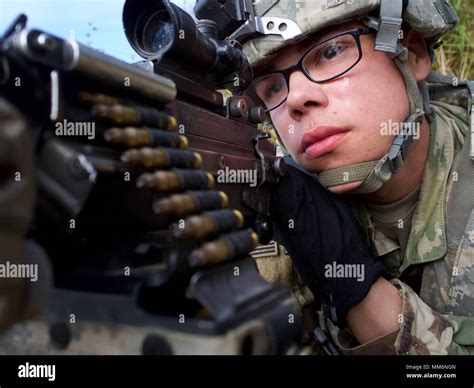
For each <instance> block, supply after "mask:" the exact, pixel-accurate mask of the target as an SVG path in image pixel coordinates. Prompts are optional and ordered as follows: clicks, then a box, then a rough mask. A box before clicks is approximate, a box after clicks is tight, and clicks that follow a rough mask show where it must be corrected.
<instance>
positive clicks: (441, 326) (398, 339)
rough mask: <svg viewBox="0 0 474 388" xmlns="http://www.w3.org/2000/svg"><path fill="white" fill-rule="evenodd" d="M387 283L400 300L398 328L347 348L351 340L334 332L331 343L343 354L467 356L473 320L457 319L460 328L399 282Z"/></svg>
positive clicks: (344, 333) (473, 337)
mask: <svg viewBox="0 0 474 388" xmlns="http://www.w3.org/2000/svg"><path fill="white" fill-rule="evenodd" d="M391 283H392V284H393V285H394V286H395V287H397V288H398V290H399V292H400V296H401V297H402V299H403V310H402V313H401V314H400V316H399V323H400V329H399V330H398V331H396V332H394V333H391V334H389V335H386V336H383V337H380V338H377V339H375V340H373V341H371V342H369V343H366V344H363V345H358V346H351V343H352V344H354V338H353V337H352V336H351V335H350V334H349V333H348V332H347V331H346V330H341V331H339V332H337V336H336V338H335V340H336V342H337V343H338V345H339V346H340V347H341V349H342V350H343V351H344V353H346V354H398V355H446V354H469V344H473V345H474V330H473V329H474V318H471V319H469V318H463V319H461V322H462V324H464V325H465V327H461V326H462V324H461V325H460V324H459V323H458V322H457V321H456V319H459V318H454V317H452V316H447V315H442V314H440V313H438V312H436V311H434V310H433V309H432V308H431V307H429V306H428V305H427V304H426V303H425V302H423V300H422V299H421V298H420V297H419V296H418V295H417V294H416V293H415V292H414V291H413V290H412V289H411V288H410V287H409V286H407V285H406V284H404V283H403V282H401V281H399V280H392V281H391ZM469 331H470V332H469ZM351 337H352V338H351ZM466 340H467V341H466ZM469 340H470V341H469ZM460 341H461V342H460ZM463 341H464V342H463ZM466 345H467V346H466ZM471 351H473V352H474V347H471Z"/></svg>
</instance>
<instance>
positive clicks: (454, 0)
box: [434, 0, 474, 79]
mask: <svg viewBox="0 0 474 388" xmlns="http://www.w3.org/2000/svg"><path fill="white" fill-rule="evenodd" d="M450 4H451V5H452V6H453V7H454V9H455V10H456V13H457V14H458V17H459V19H460V21H459V23H458V25H457V26H456V27H455V28H454V29H453V30H452V31H451V32H450V33H449V34H447V35H446V36H445V37H443V38H442V40H443V44H442V46H441V47H440V48H438V49H436V50H435V51H436V62H435V65H434V68H435V70H436V71H438V72H440V73H443V74H449V75H452V76H455V77H457V78H458V79H474V39H473V38H474V0H451V1H450Z"/></svg>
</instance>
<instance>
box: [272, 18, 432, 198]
mask: <svg viewBox="0 0 474 388" xmlns="http://www.w3.org/2000/svg"><path fill="white" fill-rule="evenodd" d="M361 26H362V25H359V24H357V23H347V24H345V25H341V26H338V27H337V28H334V29H333V30H330V31H327V32H325V33H324V35H323V36H317V37H316V39H317V40H318V41H319V40H321V38H327V37H330V36H331V35H334V34H336V33H338V32H341V31H346V30H350V29H352V28H355V27H361ZM374 39H375V36H374V34H370V35H361V37H360V42H361V47H362V59H361V60H360V62H359V63H358V64H357V65H356V66H355V67H354V68H352V69H351V70H350V71H349V72H347V73H345V74H344V75H342V76H341V77H339V78H337V79H335V80H332V81H328V82H325V83H322V84H317V83H314V82H311V81H310V80H309V79H308V78H306V76H305V75H304V74H303V73H302V72H301V71H295V72H294V73H292V74H291V76H290V81H289V94H288V98H287V100H286V102H284V103H283V104H282V105H281V106H280V107H278V108H276V109H274V110H273V111H271V112H270V115H271V118H272V122H273V124H274V126H275V128H276V129H277V131H278V133H279V135H280V137H281V138H282V140H283V142H284V145H285V147H286V148H287V149H288V151H289V152H290V154H291V155H292V156H293V158H294V159H296V160H297V161H298V162H299V163H300V164H301V165H302V166H303V167H304V168H305V169H306V170H308V171H311V172H316V173H317V172H321V171H324V170H328V169H333V168H338V167H344V166H349V165H352V164H356V163H361V162H365V161H372V160H377V159H379V158H381V157H382V156H383V155H384V154H385V153H386V152H387V151H388V149H389V148H390V145H391V143H392V141H393V136H387V135H386V134H384V132H383V131H381V128H382V126H383V123H385V124H386V123H388V122H389V121H390V120H391V121H392V122H393V123H401V122H403V121H404V120H405V119H406V117H407V116H408V115H409V105H408V97H407V93H406V88H405V84H404V80H403V77H402V75H401V73H400V72H399V70H398V68H397V67H396V65H395V64H394V62H393V61H392V60H391V59H390V57H389V56H388V55H387V54H386V53H382V52H378V51H374V50H373V45H374ZM312 44H314V40H312V41H311V42H305V41H304V42H301V43H300V44H299V45H296V46H288V47H285V48H284V49H282V50H281V51H280V52H279V53H278V56H277V57H276V58H275V60H274V61H273V62H272V65H271V69H272V70H281V69H285V68H287V67H289V66H291V65H293V64H294V63H296V62H297V61H298V60H299V59H300V58H301V56H302V54H303V53H304V52H305V51H306V48H307V47H309V46H311V45H312ZM410 58H411V57H410ZM410 67H411V65H410V64H409V68H410ZM410 70H411V68H410ZM415 76H416V78H420V77H423V76H424V73H423V74H418V73H417V74H415ZM360 184H361V182H353V183H350V184H347V185H344V187H338V188H336V189H335V190H333V191H334V192H344V191H349V190H352V189H355V188H356V187H357V186H359V185H360ZM341 188H342V190H341Z"/></svg>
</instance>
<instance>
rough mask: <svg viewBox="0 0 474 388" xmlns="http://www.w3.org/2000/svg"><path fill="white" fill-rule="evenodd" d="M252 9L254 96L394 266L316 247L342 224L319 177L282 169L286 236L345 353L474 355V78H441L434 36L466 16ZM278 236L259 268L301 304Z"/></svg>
mask: <svg viewBox="0 0 474 388" xmlns="http://www.w3.org/2000/svg"><path fill="white" fill-rule="evenodd" d="M254 12H255V18H256V19H255V20H256V27H255V28H254V29H255V30H256V31H258V34H253V35H250V36H249V35H248V34H246V35H242V36H240V37H239V35H238V34H236V35H235V36H234V38H236V39H239V38H240V40H241V41H242V42H243V43H244V51H245V52H246V54H247V55H248V56H249V58H250V61H251V62H252V65H253V66H254V67H255V69H256V72H257V77H256V78H255V80H254V81H253V83H252V84H251V85H250V86H249V88H248V89H247V90H246V93H247V94H249V95H251V96H253V97H254V98H257V99H259V100H260V102H261V103H262V104H263V105H264V106H265V109H266V111H267V117H268V125H269V126H270V125H272V126H273V127H274V128H275V129H276V132H277V135H278V138H279V140H280V143H281V145H282V147H283V148H284V149H285V151H286V152H287V153H288V154H289V155H291V159H288V158H287V160H288V162H289V163H290V165H293V166H295V168H294V169H293V171H297V170H296V169H297V168H299V169H304V170H306V171H307V172H309V173H312V174H316V175H317V177H318V180H319V182H320V183H321V184H322V185H323V186H324V187H326V188H327V191H329V192H332V193H334V194H337V196H338V197H339V198H342V199H343V200H344V202H346V203H348V204H349V205H350V206H351V208H352V209H353V211H354V213H355V215H356V216H357V218H358V221H359V223H360V224H361V226H362V230H363V233H364V237H365V239H366V240H367V242H368V243H369V244H370V246H371V248H372V250H373V251H374V253H375V255H376V256H378V257H379V259H380V260H381V261H382V262H383V263H384V264H385V267H386V271H385V274H384V276H380V275H381V271H380V268H379V267H378V265H377V263H374V262H373V261H371V260H370V259H367V258H365V259H363V260H358V261H356V262H353V261H351V260H352V256H351V252H350V251H349V250H347V249H346V250H342V251H341V249H339V246H338V245H337V244H334V243H333V244H332V248H333V249H334V250H335V251H336V253H335V254H334V257H335V258H338V260H334V261H333V262H331V260H330V258H329V259H328V258H325V257H324V255H319V253H321V252H322V249H320V248H321V246H320V245H321V244H320V245H318V243H317V242H315V240H317V239H325V238H327V239H329V240H330V239H331V238H332V237H331V236H330V235H329V234H328V233H327V232H326V230H325V229H329V230H334V228H331V226H330V225H328V224H324V222H327V223H329V222H331V217H329V216H328V215H327V214H322V215H321V212H320V210H321V209H322V208H320V209H318V211H315V210H314V209H313V208H317V207H318V206H319V204H318V199H316V200H314V199H315V197H314V196H312V195H313V194H312V193H311V190H312V189H309V188H307V187H304V185H307V186H308V187H309V186H314V187H316V185H317V184H319V183H317V180H315V179H314V175H313V177H312V176H310V175H312V174H302V173H300V172H298V173H295V174H293V175H294V176H296V178H294V177H293V178H291V179H287V180H286V181H285V179H283V182H282V185H283V189H282V188H280V189H279V191H278V192H277V202H276V203H277V207H278V213H279V215H278V216H277V225H278V226H279V229H280V232H281V234H282V237H281V241H284V242H285V245H286V248H287V249H288V252H289V253H290V256H291V257H292V259H293V260H294V262H295V266H296V268H297V270H298V273H299V274H300V275H301V277H302V278H303V279H304V281H305V283H306V285H307V286H308V287H309V288H310V289H311V291H313V293H314V294H315V296H316V297H318V295H316V294H317V293H319V292H321V293H322V294H323V295H324V296H325V298H323V299H326V301H328V300H329V302H328V303H327V305H329V306H330V308H329V309H328V310H326V313H327V314H326V315H329V321H328V325H329V328H330V329H331V330H330V331H331V336H332V338H333V340H334V342H335V343H337V345H338V346H339V348H340V349H342V351H343V352H344V353H346V354H380V353H382V354H470V353H474V319H473V318H472V317H473V316H474V286H473V280H472V279H473V277H474V272H473V271H474V211H473V206H474V199H473V195H472V181H473V179H474V166H473V165H472V159H474V143H473V140H472V137H473V133H472V132H473V129H472V128H473V126H472V125H473V120H472V114H471V117H469V114H470V113H471V112H472V111H473V110H472V106H471V104H472V95H473V93H474V88H472V83H470V82H469V81H466V82H465V83H463V84H464V85H467V86H470V88H469V89H466V88H465V87H464V89H462V88H461V85H459V87H455V86H458V83H457V80H454V82H453V83H452V85H448V84H449V83H451V82H452V80H450V79H447V78H446V77H441V76H437V75H434V74H433V73H431V66H432V62H433V60H434V51H433V49H434V48H435V47H436V44H437V42H438V39H439V38H440V37H441V36H442V35H443V34H445V33H447V32H448V31H450V30H451V29H452V28H453V27H454V25H455V24H456V23H457V20H458V19H457V16H456V14H455V13H454V11H453V9H452V8H451V7H450V6H449V4H448V3H447V2H444V1H443V2H441V1H434V0H433V1H431V0H409V1H402V0H398V1H391V0H390V1H389V0H360V1H351V0H348V1H339V0H338V1H333V0H327V1H326V0H313V1H299V2H294V1H285V0H280V1H272V0H265V1H264V0H261V1H254ZM427 80H428V81H430V82H438V87H437V88H436V89H434V88H431V87H430V90H429V89H428V86H427ZM443 82H444V83H445V85H444V86H441V85H440V83H443ZM441 90H443V91H444V92H446V93H444V95H443V97H441V94H440V91H441ZM468 90H469V92H468V93H467V94H466V91H468ZM430 92H431V99H430ZM463 93H464V94H463ZM461 95H462V96H463V97H462V98H461V97H459V96H461ZM466 95H467V99H466ZM466 101H467V103H466ZM294 161H296V162H297V163H294ZM315 182H316V183H315ZM316 190H317V189H316ZM285 191H286V192H285ZM321 193H322V192H321ZM321 195H323V196H325V195H326V194H324V193H322V194H321ZM323 213H324V210H323ZM334 214H336V213H334ZM334 214H333V215H334ZM342 219H343V220H344V217H342ZM318 224H319V225H318ZM318 226H319V229H318ZM337 228H338V227H336V228H335V229H336V230H337ZM291 229H293V231H292V230H291ZM341 230H342V229H341ZM341 236H342V238H344V232H341ZM333 240H334V238H333ZM342 244H344V242H341V245H342ZM328 245H331V243H328ZM352 246H354V245H352ZM274 247H275V250H274V251H273V252H272V253H268V252H269V251H268V250H267V251H265V250H260V252H256V254H255V255H256V256H257V264H258V266H259V269H260V271H261V273H262V275H263V276H264V277H266V278H267V279H268V280H270V281H273V282H281V283H286V284H287V285H289V286H291V287H293V288H294V289H295V290H298V292H297V296H298V298H299V300H300V301H301V303H302V304H305V303H306V302H307V301H308V293H307V292H301V289H302V288H301V287H300V286H299V282H298V278H297V275H296V273H295V271H294V269H293V267H292V266H291V262H290V261H289V260H288V258H287V257H285V255H280V254H279V253H278V252H277V246H276V245H275V246H274ZM272 255H273V256H274V258H271V259H268V258H270V256H272ZM357 266H362V267H361V268H362V269H363V273H362V272H361V274H362V275H361V276H359V278H358V279H357V280H356V279H355V275H358V273H357V268H358V267H357ZM351 277H352V279H351V281H350V280H349V279H348V278H351ZM321 284H322V285H323V286H326V288H327V289H329V290H330V292H326V291H325V289H324V287H321ZM331 321H332V322H334V321H337V322H336V323H337V325H338V326H339V327H337V326H336V325H333V324H332V323H331Z"/></svg>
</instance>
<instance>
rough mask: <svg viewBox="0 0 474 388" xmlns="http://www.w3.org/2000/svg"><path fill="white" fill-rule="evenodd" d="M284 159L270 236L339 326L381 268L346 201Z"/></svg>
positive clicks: (292, 162) (293, 163)
mask: <svg viewBox="0 0 474 388" xmlns="http://www.w3.org/2000/svg"><path fill="white" fill-rule="evenodd" d="M285 159H286V161H287V172H286V174H285V175H284V176H283V177H282V178H281V180H280V182H279V183H278V185H277V187H276V190H275V195H274V202H273V214H274V215H275V216H274V220H275V225H274V230H275V235H274V239H275V240H276V241H278V242H279V243H281V244H282V245H284V246H285V247H286V249H287V250H288V253H289V255H290V256H291V259H292V261H293V263H294V264H295V267H296V270H297V271H298V273H299V274H300V276H301V278H302V279H303V281H304V282H305V283H306V285H307V286H308V287H309V289H310V290H311V291H312V292H313V294H314V295H315V296H316V297H318V298H321V299H322V301H323V303H324V304H325V307H326V308H328V307H329V308H330V310H329V312H328V311H326V313H329V314H330V316H329V318H330V319H332V320H333V321H334V320H335V319H336V317H337V322H334V323H336V324H339V325H341V324H342V323H343V322H344V321H345V318H346V315H347V312H348V311H349V309H350V308H351V307H353V306H355V305H356V304H358V303H359V302H361V301H362V299H364V298H365V296H366V295H367V293H368V292H369V290H370V287H371V286H372V284H373V283H374V282H375V281H376V280H377V279H378V278H379V276H380V275H381V274H383V273H384V271H385V267H384V265H383V264H382V263H381V262H380V261H378V260H376V258H375V255H374V254H372V252H371V251H370V249H369V247H368V245H367V242H366V241H365V238H364V236H363V234H362V230H361V228H360V225H359V223H358V221H357V219H356V218H355V217H354V215H353V214H352V212H351V210H350V209H349V208H348V207H347V205H345V204H344V203H343V202H341V201H340V200H339V199H338V198H337V197H336V196H335V195H334V194H332V193H331V192H329V191H328V190H327V189H326V188H324V186H322V185H321V183H320V182H319V180H318V179H317V177H316V176H314V175H313V174H310V173H308V172H306V171H303V170H302V169H301V168H300V167H299V166H298V165H297V164H296V163H295V162H294V161H293V160H292V159H289V158H285ZM341 276H342V277H341ZM334 309H335V315H336V317H335V316H334ZM331 311H332V314H331ZM331 315H332V316H331Z"/></svg>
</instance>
